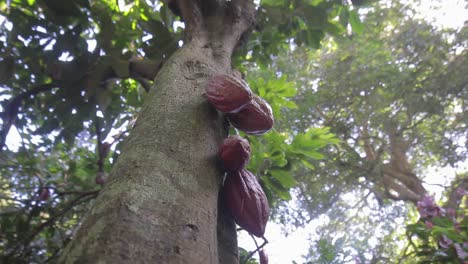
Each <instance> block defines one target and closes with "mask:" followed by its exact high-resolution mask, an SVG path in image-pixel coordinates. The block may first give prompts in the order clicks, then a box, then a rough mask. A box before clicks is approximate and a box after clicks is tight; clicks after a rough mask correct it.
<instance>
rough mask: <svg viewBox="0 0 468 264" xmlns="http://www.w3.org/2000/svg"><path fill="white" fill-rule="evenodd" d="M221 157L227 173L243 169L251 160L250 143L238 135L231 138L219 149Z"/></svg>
mask: <svg viewBox="0 0 468 264" xmlns="http://www.w3.org/2000/svg"><path fill="white" fill-rule="evenodd" d="M219 157H220V158H221V160H222V162H223V165H224V169H225V170H226V171H237V170H240V169H243V168H244V167H245V165H247V163H249V160H250V144H249V141H247V139H245V138H242V137H240V136H237V135H235V136H229V137H228V138H226V139H225V140H224V142H223V144H222V145H221V147H220V148H219Z"/></svg>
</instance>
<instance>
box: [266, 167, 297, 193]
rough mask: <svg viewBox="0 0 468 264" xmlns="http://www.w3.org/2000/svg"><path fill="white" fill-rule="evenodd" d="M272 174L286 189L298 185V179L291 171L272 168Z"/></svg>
mask: <svg viewBox="0 0 468 264" xmlns="http://www.w3.org/2000/svg"><path fill="white" fill-rule="evenodd" d="M270 174H271V176H273V178H275V179H276V180H277V181H278V182H279V183H280V184H281V185H282V186H283V187H284V188H286V189H290V188H292V187H294V186H296V185H297V182H296V180H295V179H294V178H293V176H292V174H291V172H289V171H285V170H270Z"/></svg>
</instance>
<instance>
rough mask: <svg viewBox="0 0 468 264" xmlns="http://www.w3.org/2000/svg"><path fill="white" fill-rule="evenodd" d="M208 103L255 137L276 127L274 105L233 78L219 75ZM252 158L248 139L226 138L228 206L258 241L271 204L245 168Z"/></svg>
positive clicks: (208, 92)
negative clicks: (271, 105) (272, 106)
mask: <svg viewBox="0 0 468 264" xmlns="http://www.w3.org/2000/svg"><path fill="white" fill-rule="evenodd" d="M205 95H206V98H207V100H208V101H209V102H210V103H211V104H212V105H213V106H214V107H215V108H216V109H217V110H218V111H220V112H223V113H226V115H227V119H228V120H229V122H230V123H231V124H232V125H233V126H234V127H235V128H237V129H239V130H242V131H244V132H245V133H247V134H251V135H261V134H264V133H266V132H268V131H269V130H270V129H271V128H272V127H273V124H274V119H273V112H272V110H271V107H270V105H269V104H268V103H267V102H266V101H265V100H264V99H263V98H261V97H259V96H257V95H255V94H253V92H252V91H251V90H250V88H249V86H248V84H247V83H246V82H245V81H244V80H242V79H240V78H237V77H235V76H232V75H216V76H214V77H212V78H211V79H210V80H209V81H208V83H207V86H206V94H205ZM250 155H251V150H250V144H249V142H248V141H247V139H245V138H242V137H240V136H238V135H233V136H229V137H228V138H226V139H225V140H224V142H223V144H222V145H221V147H220V149H219V157H220V159H221V161H222V162H223V166H224V169H225V171H226V173H227V175H226V179H225V181H224V186H223V195H224V200H225V202H226V206H227V208H228V209H229V211H230V212H231V215H232V216H233V218H234V220H235V221H236V223H237V224H238V225H239V226H240V227H242V228H243V229H244V230H246V231H247V232H249V233H250V234H252V235H255V236H257V237H263V235H264V234H265V227H266V224H267V222H268V217H269V214H270V207H269V205H268V200H267V197H266V195H265V193H264V192H263V189H262V187H261V186H260V183H259V182H258V180H257V177H256V176H255V175H254V174H253V173H252V172H250V171H248V170H247V169H245V166H246V165H247V164H248V163H249V160H250ZM259 254H260V259H261V263H262V264H263V263H268V260H267V259H268V258H267V257H266V254H265V253H264V251H259Z"/></svg>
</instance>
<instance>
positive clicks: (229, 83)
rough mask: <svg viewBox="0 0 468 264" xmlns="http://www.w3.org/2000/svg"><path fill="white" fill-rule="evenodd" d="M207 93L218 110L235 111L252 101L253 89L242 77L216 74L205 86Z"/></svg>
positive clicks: (209, 100) (209, 99)
mask: <svg viewBox="0 0 468 264" xmlns="http://www.w3.org/2000/svg"><path fill="white" fill-rule="evenodd" d="M205 92H206V93H205V95H206V98H207V99H208V102H210V103H211V104H212V105H213V106H214V107H215V108H216V109H217V110H218V111H220V112H223V113H235V112H237V111H239V110H240V109H242V108H243V107H244V106H245V105H247V104H248V103H249V102H250V101H252V91H251V90H250V87H249V85H248V84H247V83H246V82H245V81H244V80H242V79H240V78H237V77H234V76H232V75H216V76H214V77H212V78H211V79H210V80H209V81H208V83H207V85H206V88H205Z"/></svg>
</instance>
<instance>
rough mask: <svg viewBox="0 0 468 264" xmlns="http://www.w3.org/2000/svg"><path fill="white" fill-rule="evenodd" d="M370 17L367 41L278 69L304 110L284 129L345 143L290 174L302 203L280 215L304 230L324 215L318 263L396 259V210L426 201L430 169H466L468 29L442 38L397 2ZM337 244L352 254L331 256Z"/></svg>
mask: <svg viewBox="0 0 468 264" xmlns="http://www.w3.org/2000/svg"><path fill="white" fill-rule="evenodd" d="M363 13H365V16H363V17H364V19H363V21H364V30H363V32H362V34H360V35H355V34H353V35H348V36H345V37H333V38H330V39H327V40H326V41H325V42H324V45H323V46H324V48H323V49H322V50H320V51H310V50H307V49H303V48H301V47H297V48H296V49H294V50H292V51H288V52H286V53H285V54H283V55H280V56H278V57H277V58H275V59H274V63H273V70H272V71H273V72H276V73H277V74H278V75H281V76H283V75H284V76H288V78H289V79H290V80H294V81H295V82H296V86H297V87H298V92H297V95H296V96H295V98H294V102H295V105H296V106H297V108H292V109H285V111H284V112H283V113H282V114H283V115H284V116H285V117H286V118H284V121H285V122H284V123H281V124H280V126H281V128H282V129H285V130H286V131H291V133H301V132H305V131H307V129H309V127H310V126H314V125H323V126H329V127H330V131H331V132H332V133H334V134H336V136H337V138H339V140H340V143H339V144H337V145H336V146H331V147H327V148H325V150H324V151H322V154H324V156H325V159H324V160H312V162H311V167H301V168H300V169H297V170H293V171H292V174H293V175H294V177H295V179H296V181H297V182H298V183H299V184H298V185H297V186H296V188H295V192H294V193H295V194H297V199H294V201H293V202H292V203H284V204H281V205H280V207H279V210H276V213H277V214H276V216H277V219H278V220H279V221H281V222H282V223H289V224H290V223H293V224H295V225H296V226H303V225H305V224H308V223H310V222H311V221H313V220H314V219H316V218H317V217H318V216H320V215H322V214H324V213H326V215H327V216H326V217H325V218H320V219H321V220H322V223H324V224H323V225H322V227H321V228H319V229H318V230H317V236H316V237H318V238H320V239H318V242H317V241H315V242H313V243H312V247H311V252H310V255H309V259H311V260H312V263H316V262H318V261H319V260H320V259H321V257H322V256H323V258H325V259H327V258H328V257H330V258H331V256H332V255H333V256H334V257H336V258H335V259H334V260H333V261H342V262H340V263H345V262H346V261H351V260H352V259H353V258H356V259H357V260H359V261H360V262H362V263H366V262H372V263H388V262H389V261H391V260H392V259H395V258H396V256H397V255H399V252H398V250H399V248H400V247H399V246H398V245H399V241H401V240H402V237H400V236H399V235H398V233H397V232H398V230H400V228H401V226H402V225H403V224H404V222H405V219H406V218H407V214H408V211H409V210H410V209H408V207H407V205H405V204H403V203H401V202H395V201H411V202H413V203H416V202H417V201H419V200H420V199H421V198H422V197H424V195H426V193H427V190H426V188H427V186H428V185H427V184H424V185H423V183H425V180H426V178H427V175H425V174H426V173H428V168H429V166H452V167H454V168H456V167H457V166H458V165H459V164H461V163H462V162H464V161H465V159H466V153H467V149H466V146H465V145H464V144H463V143H464V141H465V140H466V124H464V122H463V121H462V120H464V119H465V116H466V114H465V113H466V112H467V111H466V100H465V98H467V97H466V91H467V89H466V87H467V86H466V85H467V79H466V76H462V75H461V74H460V70H459V69H461V68H465V67H467V62H468V61H467V60H466V58H467V57H466V32H467V31H466V30H467V29H466V27H465V28H462V29H460V30H458V31H455V30H444V29H442V30H441V29H437V28H435V27H434V26H433V25H431V24H429V23H428V22H426V21H423V20H418V19H414V18H413V17H411V16H409V15H406V14H413V13H414V10H412V9H411V8H410V7H408V6H404V5H401V4H399V3H398V2H396V1H395V2H392V4H391V5H390V4H389V5H386V6H385V5H374V6H371V7H368V8H367V9H365V11H364V12H363ZM444 187H445V188H449V187H450V186H444ZM305 211H306V212H307V213H306V212H305ZM337 236H338V237H343V238H344V242H343V243H344V246H340V247H339V248H337V249H336V250H331V249H330V251H328V252H325V251H323V249H324V248H325V247H324V246H323V243H325V242H326V245H329V246H331V245H334V243H335V240H334V239H333V238H334V237H337ZM324 241H325V242H324ZM349 252H350V254H349ZM327 256H328V257H327ZM346 258H347V259H346ZM330 263H332V262H330Z"/></svg>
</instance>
